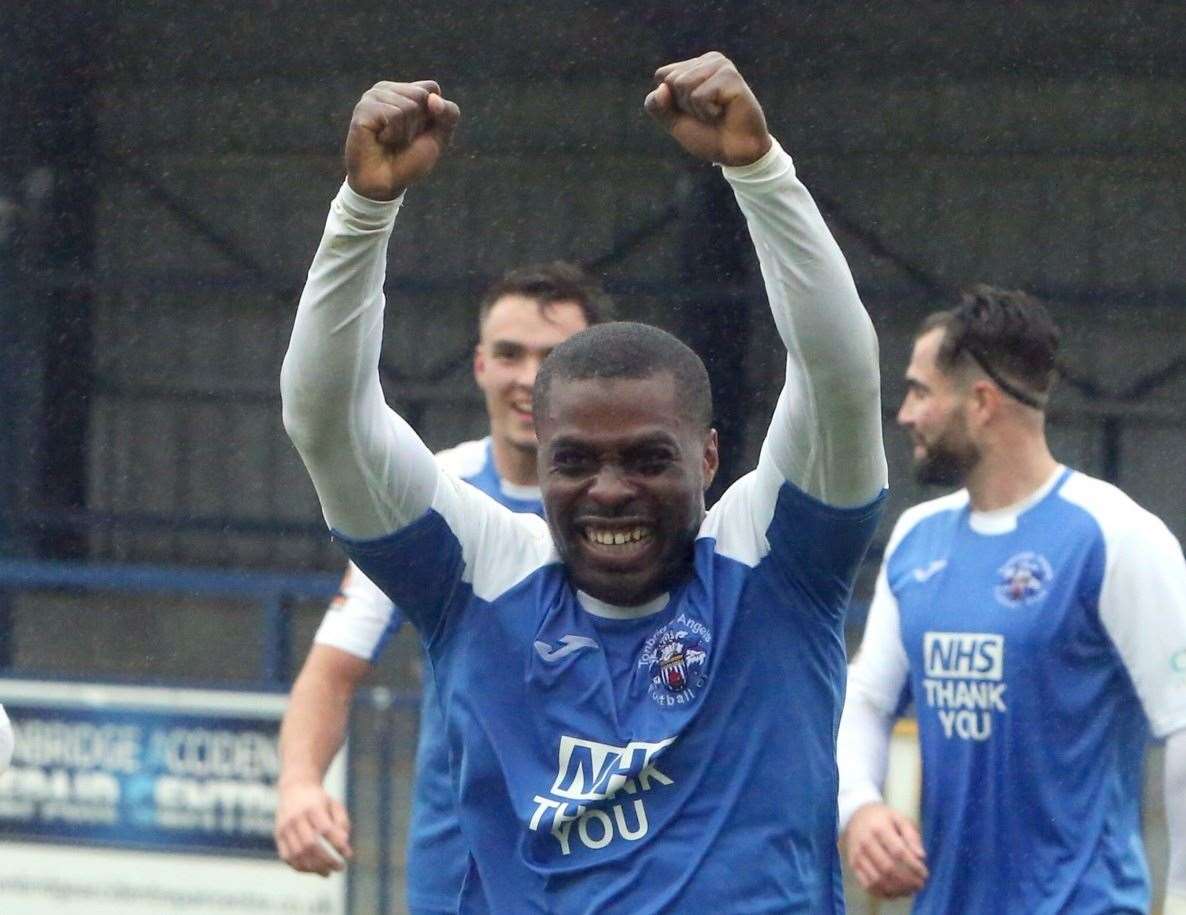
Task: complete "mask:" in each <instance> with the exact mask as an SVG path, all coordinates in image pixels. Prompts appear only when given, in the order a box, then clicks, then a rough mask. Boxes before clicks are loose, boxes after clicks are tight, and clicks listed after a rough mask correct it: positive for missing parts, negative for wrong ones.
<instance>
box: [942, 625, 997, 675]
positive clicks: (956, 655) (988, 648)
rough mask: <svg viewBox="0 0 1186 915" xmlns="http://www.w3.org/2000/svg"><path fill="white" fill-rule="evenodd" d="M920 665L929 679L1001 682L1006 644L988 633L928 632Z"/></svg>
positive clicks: (993, 634) (995, 635)
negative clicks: (923, 666)
mask: <svg viewBox="0 0 1186 915" xmlns="http://www.w3.org/2000/svg"><path fill="white" fill-rule="evenodd" d="M923 663H924V664H925V667H926V676H928V677H936V678H959V679H961V680H1000V679H1002V678H1003V677H1004V672H1005V670H1004V669H1005V640H1004V638H1003V637H1002V636H1000V635H997V634H995V633H990V632H927V633H925V634H924V635H923Z"/></svg>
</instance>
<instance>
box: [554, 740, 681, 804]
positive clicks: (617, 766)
mask: <svg viewBox="0 0 1186 915" xmlns="http://www.w3.org/2000/svg"><path fill="white" fill-rule="evenodd" d="M673 740H675V738H674V737H669V738H667V739H666V740H661V741H659V742H658V743H648V742H645V741H641V740H638V741H632V742H631V743H628V744H627V745H626V746H624V747H615V746H612V745H610V744H606V743H597V742H595V741H592V740H579V739H577V738H576V737H567V736H565V737H561V738H560V760H559V765H558V766H557V770H556V782H555V784H553V785H552V794H554V795H556V797H563V798H567V799H569V800H572V801H596V800H602V799H604V798H609V797H613V796H614V795H615V794H617V793H618V792H619V791H621V790H622V789H625V790H626V792H627V793H628V794H634V792H635V791H636V790H637V788H636V786H635V785H634V780H636V779H637V781H638V782H640V783H641V784H642V789H643V790H644V791H647V790H649V789H650V784H649V782H650V780H651V779H654V780H655V781H657V782H659V783H660V784H663V785H670V784H671V779H669V778H668V777H667V776H666V775H664V774H663V773H662V772H660V771H659V770H658V769H657V768H655V766H654V765H653V764H652V760H653V759H654V758H655V756H656V755H657V754H658V753H659V751H660V750H662V749H663V748H664V747H666V746H667V745H668V744H670V743H671V742H672V741H673Z"/></svg>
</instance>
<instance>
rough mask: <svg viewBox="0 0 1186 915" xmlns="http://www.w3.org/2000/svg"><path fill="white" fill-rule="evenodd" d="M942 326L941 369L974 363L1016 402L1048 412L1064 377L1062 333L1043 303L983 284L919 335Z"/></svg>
mask: <svg viewBox="0 0 1186 915" xmlns="http://www.w3.org/2000/svg"><path fill="white" fill-rule="evenodd" d="M936 328H942V329H943V331H944V335H943V342H942V343H941V344H940V346H939V352H938V354H937V355H936V357H935V361H936V363H937V365H938V366H939V368H940V369H942V370H943V371H945V372H951V371H952V370H954V369H955V368H956V367H957V366H959V365H960V364H961V362H962V361H964V360H971V362H973V363H974V364H975V365H977V366H979V367H980V368H981V369H982V370H983V371H984V373H985V374H986V375H988V377H989V378H991V379H992V380H993V381H994V382H995V383H996V385H997V386H998V387H999V388H1000V389H1001V390H1002V391H1004V392H1005V393H1006V394H1008V395H1009V396H1010V397H1012V398H1013V399H1014V400H1017V401H1019V402H1021V403H1023V404H1025V405H1026V406H1028V407H1033V408H1034V409H1037V410H1043V409H1045V407H1046V401H1047V400H1048V399H1049V396H1050V391H1051V389H1052V388H1053V387H1054V382H1055V379H1056V377H1057V374H1058V366H1057V357H1058V344H1059V332H1058V326H1057V325H1056V324H1055V323H1054V320H1053V319H1052V318H1051V317H1050V314H1049V313H1048V312H1047V311H1046V308H1045V306H1043V305H1042V303H1041V302H1040V301H1038V299H1036V298H1034V297H1033V296H1031V295H1029V294H1027V293H1025V292H1021V291H1020V290H1009V289H998V288H997V287H995V286H987V285H984V284H980V285H977V286H973V287H972V288H971V289H968V290H966V291H965V292H963V293H962V294H961V296H960V304H959V305H957V306H956V307H955V308H951V309H948V310H946V311H937V312H935V313H934V314H932V315H930V316H928V317H927V318H926V320H924V321H923V323H922V326H921V327H920V328H919V331H918V336H919V337H921V336H922V335H923V334H926V333H928V332H930V331H932V330H935V329H936ZM965 364H966V362H965Z"/></svg>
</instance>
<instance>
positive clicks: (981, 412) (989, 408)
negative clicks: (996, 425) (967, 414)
mask: <svg viewBox="0 0 1186 915" xmlns="http://www.w3.org/2000/svg"><path fill="white" fill-rule="evenodd" d="M969 393H970V395H971V396H970V397H969V405H970V407H971V409H972V414H973V416H974V418H975V420H976V424H977V425H979V426H982V425H984V424H985V423H987V422H989V421H990V420H992V419H993V417H995V416H996V415H997V413H999V412H1000V409H1001V400H1002V398H1003V397H1004V395H1003V394H1002V393H1001V389H1000V388H998V387H997V386H996V385H995V384H993V383H992V382H991V381H989V380H987V379H985V378H978V379H976V380H975V381H973V382H972V390H971V391H970V392H969Z"/></svg>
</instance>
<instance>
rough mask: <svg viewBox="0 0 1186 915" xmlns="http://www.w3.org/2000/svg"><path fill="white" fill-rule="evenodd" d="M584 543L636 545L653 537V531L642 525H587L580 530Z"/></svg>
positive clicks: (606, 545)
mask: <svg viewBox="0 0 1186 915" xmlns="http://www.w3.org/2000/svg"><path fill="white" fill-rule="evenodd" d="M581 534H582V536H583V537H584V539H585V542H586V543H591V544H594V545H595V546H600V547H626V548H632V547H638V546H639V545H642V544H647V543H649V542H650V541H651V540H653V539H654V536H655V533H654V531H653V530H651V528H649V527H645V526H643V525H635V526H633V527H608V526H601V527H594V526H592V525H588V526H586V527H584V528H583V529H582V531H581Z"/></svg>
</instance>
